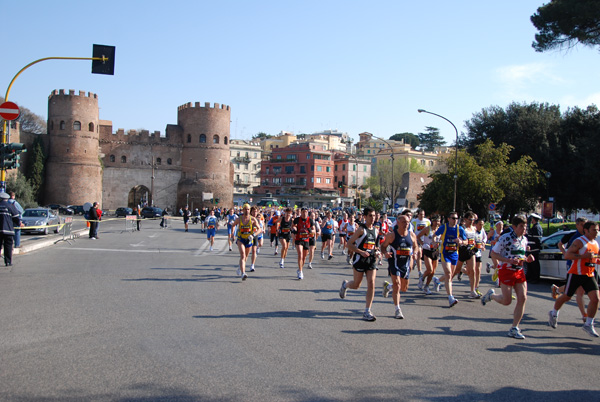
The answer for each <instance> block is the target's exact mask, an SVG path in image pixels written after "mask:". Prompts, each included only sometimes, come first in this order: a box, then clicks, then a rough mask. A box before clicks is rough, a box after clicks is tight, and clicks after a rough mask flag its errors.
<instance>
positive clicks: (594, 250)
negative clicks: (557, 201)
mask: <svg viewBox="0 0 600 402" xmlns="http://www.w3.org/2000/svg"><path fill="white" fill-rule="evenodd" d="M596 236H598V223H596V222H591V221H590V222H586V223H585V224H584V225H583V236H580V237H578V238H577V239H576V240H574V241H573V244H571V246H570V247H569V248H568V249H567V254H566V256H565V257H566V258H567V259H569V260H573V263H572V264H571V268H570V269H569V271H568V273H567V284H566V285H565V293H564V294H563V295H561V296H560V297H559V298H558V299H556V301H555V302H554V308H553V309H552V310H551V311H550V312H549V313H548V324H549V325H550V326H551V327H552V328H556V327H557V325H558V312H559V310H560V308H561V307H562V306H563V304H565V303H566V302H568V301H569V300H571V297H573V295H574V294H575V291H576V290H577V289H578V288H579V287H582V288H583V290H584V291H585V293H587V295H588V297H589V298H590V302H589V304H588V308H587V318H586V321H585V324H584V325H583V330H584V331H585V332H587V333H588V334H589V335H590V336H593V337H596V338H597V337H598V336H600V335H598V333H597V332H596V330H595V329H594V317H595V316H596V311H598V296H599V295H598V282H596V278H595V276H594V273H595V270H596V264H597V263H598V262H600V261H598V252H599V250H598V242H596Z"/></svg>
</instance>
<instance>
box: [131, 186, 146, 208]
mask: <svg viewBox="0 0 600 402" xmlns="http://www.w3.org/2000/svg"><path fill="white" fill-rule="evenodd" d="M149 198H150V190H149V189H148V187H146V186H142V185H139V186H135V187H133V188H132V189H131V190H129V197H128V198H127V206H128V207H129V208H133V207H136V206H138V205H141V206H143V205H148V202H149Z"/></svg>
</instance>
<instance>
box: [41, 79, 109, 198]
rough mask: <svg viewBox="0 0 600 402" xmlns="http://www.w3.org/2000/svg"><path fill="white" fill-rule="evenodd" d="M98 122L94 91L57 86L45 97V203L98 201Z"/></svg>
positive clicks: (99, 167) (100, 191) (99, 182)
mask: <svg viewBox="0 0 600 402" xmlns="http://www.w3.org/2000/svg"><path fill="white" fill-rule="evenodd" d="M98 123H99V116H98V97H97V95H96V94H93V93H90V92H88V93H87V94H86V93H85V92H84V91H79V94H78V95H76V94H75V91H74V90H69V93H65V91H64V90H62V89H61V90H54V91H53V92H52V93H51V94H50V96H49V97H48V137H49V150H48V161H47V164H46V184H45V186H46V202H47V203H56V204H79V205H81V204H83V203H86V202H94V201H99V202H101V201H102V166H101V164H100V160H99V134H98Z"/></svg>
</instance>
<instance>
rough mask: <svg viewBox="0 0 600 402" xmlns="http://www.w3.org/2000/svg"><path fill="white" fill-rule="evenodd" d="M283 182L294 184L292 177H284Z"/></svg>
mask: <svg viewBox="0 0 600 402" xmlns="http://www.w3.org/2000/svg"><path fill="white" fill-rule="evenodd" d="M285 182H286V183H287V184H294V178H293V177H286V178H285Z"/></svg>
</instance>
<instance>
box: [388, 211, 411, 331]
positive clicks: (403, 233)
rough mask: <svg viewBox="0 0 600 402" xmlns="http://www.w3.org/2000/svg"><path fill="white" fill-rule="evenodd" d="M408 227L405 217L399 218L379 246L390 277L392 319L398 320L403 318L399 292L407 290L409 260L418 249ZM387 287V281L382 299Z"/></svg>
mask: <svg viewBox="0 0 600 402" xmlns="http://www.w3.org/2000/svg"><path fill="white" fill-rule="evenodd" d="M408 225H410V221H409V220H408V217H407V216H401V217H399V218H398V225H396V229H394V231H392V232H390V233H388V234H386V235H385V240H384V241H383V244H381V253H382V254H385V257H386V258H387V259H388V264H389V267H388V274H389V275H390V276H391V277H392V283H391V285H392V299H393V300H394V306H396V313H395V315H394V317H395V318H398V319H403V318H404V315H403V314H402V309H401V308H400V292H406V291H407V290H408V280H409V278H410V267H411V260H412V258H414V257H415V256H416V249H417V248H418V246H417V236H416V235H415V234H414V233H413V232H409V231H408ZM388 246H389V249H388ZM388 250H389V251H388ZM389 285H390V283H389V282H388V281H385V282H384V283H383V297H387V296H388V293H389V290H388V288H389Z"/></svg>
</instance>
